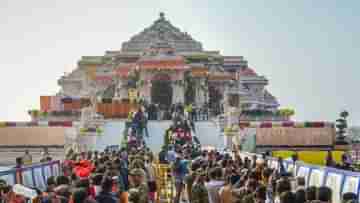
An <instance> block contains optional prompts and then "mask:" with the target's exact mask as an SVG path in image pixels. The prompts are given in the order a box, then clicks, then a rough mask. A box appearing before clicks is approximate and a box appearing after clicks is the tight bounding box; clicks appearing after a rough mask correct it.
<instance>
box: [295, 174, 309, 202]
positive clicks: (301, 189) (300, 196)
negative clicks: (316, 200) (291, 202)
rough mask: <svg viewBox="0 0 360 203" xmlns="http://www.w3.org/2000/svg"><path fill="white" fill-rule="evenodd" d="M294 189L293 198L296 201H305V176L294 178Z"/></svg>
mask: <svg viewBox="0 0 360 203" xmlns="http://www.w3.org/2000/svg"><path fill="white" fill-rule="evenodd" d="M296 186H297V188H296V191H295V199H296V203H305V202H306V195H305V178H304V177H297V178H296Z"/></svg>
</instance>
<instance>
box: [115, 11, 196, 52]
mask: <svg viewBox="0 0 360 203" xmlns="http://www.w3.org/2000/svg"><path fill="white" fill-rule="evenodd" d="M159 40H160V41H166V42H169V43H170V44H171V45H172V46H173V47H174V49H175V51H189V52H191V51H202V44H201V43H200V42H197V41H195V40H194V39H192V37H191V36H190V35H189V34H187V33H185V32H181V31H180V29H179V28H177V27H174V26H173V25H172V24H171V23H170V22H169V21H168V20H166V19H165V14H164V13H160V18H159V19H158V20H156V21H155V22H154V23H153V24H152V25H151V26H150V27H148V28H146V29H144V30H143V31H142V32H140V33H139V34H137V35H135V36H133V37H131V38H130V41H128V42H124V43H123V44H122V51H123V52H134V51H136V52H142V51H144V50H145V49H147V48H149V47H150V46H151V45H152V44H154V43H156V42H158V41H159Z"/></svg>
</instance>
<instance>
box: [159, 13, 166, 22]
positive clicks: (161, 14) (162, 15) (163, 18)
mask: <svg viewBox="0 0 360 203" xmlns="http://www.w3.org/2000/svg"><path fill="white" fill-rule="evenodd" d="M160 19H161V20H165V13H164V12H160Z"/></svg>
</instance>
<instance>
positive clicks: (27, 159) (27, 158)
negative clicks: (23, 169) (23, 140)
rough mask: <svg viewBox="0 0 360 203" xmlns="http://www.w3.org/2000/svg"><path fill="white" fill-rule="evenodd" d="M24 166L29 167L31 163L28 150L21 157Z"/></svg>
mask: <svg viewBox="0 0 360 203" xmlns="http://www.w3.org/2000/svg"><path fill="white" fill-rule="evenodd" d="M22 159H23V163H24V165H31V163H32V156H31V155H30V153H29V150H25V154H24V156H23V157H22Z"/></svg>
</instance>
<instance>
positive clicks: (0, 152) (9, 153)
mask: <svg viewBox="0 0 360 203" xmlns="http://www.w3.org/2000/svg"><path fill="white" fill-rule="evenodd" d="M41 151H42V149H40V148H34V149H29V152H30V154H31V155H32V157H33V162H34V163H37V162H40V158H41ZM24 152H25V148H0V166H14V165H15V159H16V157H19V156H22V155H24ZM49 153H50V155H51V156H52V157H53V159H55V160H59V159H60V160H62V159H64V149H59V148H57V149H56V148H50V149H49Z"/></svg>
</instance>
